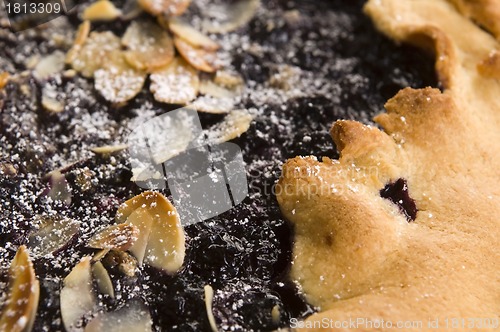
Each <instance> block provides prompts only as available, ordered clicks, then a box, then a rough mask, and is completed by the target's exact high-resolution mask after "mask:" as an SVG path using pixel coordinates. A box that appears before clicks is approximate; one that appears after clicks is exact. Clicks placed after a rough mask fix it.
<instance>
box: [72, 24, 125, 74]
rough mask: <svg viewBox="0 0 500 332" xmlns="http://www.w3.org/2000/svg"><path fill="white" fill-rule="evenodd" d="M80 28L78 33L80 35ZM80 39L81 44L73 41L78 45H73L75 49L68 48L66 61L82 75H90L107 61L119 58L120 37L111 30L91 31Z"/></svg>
mask: <svg viewBox="0 0 500 332" xmlns="http://www.w3.org/2000/svg"><path fill="white" fill-rule="evenodd" d="M86 22H88V21H86ZM89 27H90V25H89ZM80 29H81V30H84V29H85V27H80ZM80 29H79V32H78V35H80ZM82 35H83V33H82ZM77 39H79V38H78V37H77ZM82 39H83V40H84V43H83V44H76V41H75V45H78V46H73V48H74V49H75V50H74V51H73V48H72V50H70V52H69V53H68V56H67V58H66V61H67V62H69V63H70V64H71V66H72V67H73V69H75V70H76V71H78V72H80V73H81V74H82V75H83V76H85V77H92V76H93V75H94V72H95V71H97V70H98V69H101V68H104V67H105V65H106V64H107V63H109V62H111V63H113V62H114V61H115V60H120V59H119V57H120V51H119V50H120V47H121V46H120V45H121V44H120V38H118V37H117V36H116V35H115V34H113V33H112V32H109V31H103V32H97V31H93V32H92V33H90V35H89V36H88V38H82Z"/></svg>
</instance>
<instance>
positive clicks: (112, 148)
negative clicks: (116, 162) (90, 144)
mask: <svg viewBox="0 0 500 332" xmlns="http://www.w3.org/2000/svg"><path fill="white" fill-rule="evenodd" d="M126 148H128V145H127V144H118V145H103V146H96V147H94V148H91V149H90V150H91V151H92V152H94V153H97V154H111V153H115V152H120V151H123V150H125V149H126Z"/></svg>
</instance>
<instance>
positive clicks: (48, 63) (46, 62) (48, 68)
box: [33, 51, 66, 80]
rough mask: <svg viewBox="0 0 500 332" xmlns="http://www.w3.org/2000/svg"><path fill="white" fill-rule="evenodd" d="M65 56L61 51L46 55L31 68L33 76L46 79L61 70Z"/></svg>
mask: <svg viewBox="0 0 500 332" xmlns="http://www.w3.org/2000/svg"><path fill="white" fill-rule="evenodd" d="M65 58H66V55H65V54H64V53H63V52H61V51H55V52H54V53H51V54H49V55H47V56H46V57H44V58H42V59H41V60H40V61H39V62H38V63H37V65H36V66H35V69H34V70H33V76H34V77H35V78H36V79H38V80H46V79H48V78H49V77H51V76H53V75H54V74H57V73H59V72H61V71H62V70H63V69H64V60H65Z"/></svg>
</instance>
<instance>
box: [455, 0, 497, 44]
mask: <svg viewBox="0 0 500 332" xmlns="http://www.w3.org/2000/svg"><path fill="white" fill-rule="evenodd" d="M449 1H450V2H451V3H453V4H454V5H455V6H456V8H457V9H458V10H459V11H460V12H461V13H462V14H463V15H465V16H466V17H469V18H471V19H473V20H474V21H476V22H477V23H478V24H479V25H481V26H482V27H484V28H485V29H487V30H488V31H490V32H491V33H493V34H494V35H495V37H497V38H499V37H500V3H499V2H498V1H497V0H449Z"/></svg>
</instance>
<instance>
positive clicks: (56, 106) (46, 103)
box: [42, 88, 65, 113]
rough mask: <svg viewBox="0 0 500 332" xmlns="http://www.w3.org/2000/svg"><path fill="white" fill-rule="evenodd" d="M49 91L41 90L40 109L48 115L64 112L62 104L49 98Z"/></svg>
mask: <svg viewBox="0 0 500 332" xmlns="http://www.w3.org/2000/svg"><path fill="white" fill-rule="evenodd" d="M48 91H49V90H47V89H45V88H44V89H42V107H43V109H44V110H46V111H47V112H50V113H61V112H62V111H64V106H65V105H64V103H63V102H62V101H59V100H57V99H55V98H53V97H52V96H50V92H49V93H48Z"/></svg>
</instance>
